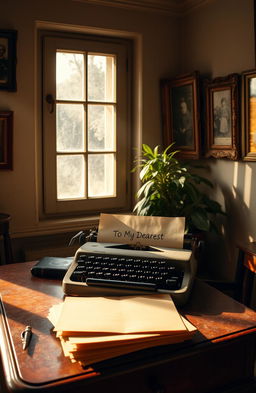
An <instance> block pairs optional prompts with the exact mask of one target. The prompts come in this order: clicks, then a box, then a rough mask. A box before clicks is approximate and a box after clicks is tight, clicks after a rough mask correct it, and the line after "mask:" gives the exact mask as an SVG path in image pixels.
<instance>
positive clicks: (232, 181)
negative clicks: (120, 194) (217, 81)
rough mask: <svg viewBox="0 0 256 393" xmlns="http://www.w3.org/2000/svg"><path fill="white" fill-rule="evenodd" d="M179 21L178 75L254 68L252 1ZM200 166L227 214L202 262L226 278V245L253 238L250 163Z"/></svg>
mask: <svg viewBox="0 0 256 393" xmlns="http://www.w3.org/2000/svg"><path fill="white" fill-rule="evenodd" d="M182 23H183V29H182V31H183V36H182V38H183V41H184V50H183V57H182V68H183V71H184V72H190V71H191V70H199V71H200V73H201V74H202V76H207V77H210V78H215V77H218V76H225V75H228V74H231V73H239V74H240V73H241V72H242V71H245V70H249V69H252V68H254V67H255V51H254V10H253V0H212V1H209V2H208V3H207V4H206V5H205V6H203V7H200V8H198V9H197V10H195V11H194V12H193V13H190V14H189V15H187V16H186V17H185V18H184V20H183V22H182ZM203 132H205V130H203ZM239 132H240V134H241V129H240V131H239ZM206 163H207V164H208V163H210V167H211V178H212V179H213V181H214V182H215V183H216V185H217V189H216V191H215V192H214V195H213V196H214V197H215V196H216V197H217V198H218V199H219V201H220V202H221V203H222V204H223V205H224V206H225V210H226V211H227V213H228V219H227V222H225V231H224V232H225V234H224V241H223V238H217V239H216V238H214V239H212V242H213V244H212V247H210V248H209V253H208V255H207V257H208V258H207V259H208V264H209V266H210V268H211V270H212V272H213V274H214V273H217V272H218V275H221V276H222V277H223V278H226V277H230V276H232V274H233V272H234V267H235V263H234V261H235V253H234V251H235V250H234V247H230V244H233V245H234V244H235V243H237V242H243V241H248V240H249V239H255V238H256V198H255V192H256V183H255V176H256V163H253V162H251V163H245V162H241V161H239V162H238V161H237V162H232V161H227V160H220V159H218V160H207V161H206ZM216 240H217V244H218V246H217V247H216Z"/></svg>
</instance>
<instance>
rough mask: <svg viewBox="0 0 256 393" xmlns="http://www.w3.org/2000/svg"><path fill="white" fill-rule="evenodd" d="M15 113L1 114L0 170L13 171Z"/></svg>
mask: <svg viewBox="0 0 256 393" xmlns="http://www.w3.org/2000/svg"><path fill="white" fill-rule="evenodd" d="M12 135H13V112H12V111H6V112H2V111H1V112H0V169H12Z"/></svg>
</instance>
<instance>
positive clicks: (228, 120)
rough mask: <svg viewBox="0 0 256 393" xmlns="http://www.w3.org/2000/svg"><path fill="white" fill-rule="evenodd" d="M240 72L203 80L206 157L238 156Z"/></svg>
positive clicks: (234, 158)
mask: <svg viewBox="0 0 256 393" xmlns="http://www.w3.org/2000/svg"><path fill="white" fill-rule="evenodd" d="M238 84H239V75H238V74H231V75H228V76H226V77H220V78H216V79H214V80H213V81H209V80H206V81H205V87H206V120H205V123H206V131H207V139H206V151H205V155H206V157H214V158H227V159H230V160H237V159H238V158H239V156H240V137H239V109H238V105H239V86H238Z"/></svg>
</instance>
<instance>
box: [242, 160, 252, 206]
mask: <svg viewBox="0 0 256 393" xmlns="http://www.w3.org/2000/svg"><path fill="white" fill-rule="evenodd" d="M251 187H252V168H251V167H250V166H249V165H248V164H246V165H245V173H244V195H243V197H244V203H245V205H246V206H247V207H248V209H249V208H250V202H251Z"/></svg>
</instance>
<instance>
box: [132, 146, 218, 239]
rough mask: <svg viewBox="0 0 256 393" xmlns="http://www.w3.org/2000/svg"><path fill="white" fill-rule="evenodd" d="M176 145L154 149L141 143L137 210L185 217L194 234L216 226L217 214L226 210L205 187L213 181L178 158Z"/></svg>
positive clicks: (143, 212)
mask: <svg viewBox="0 0 256 393" xmlns="http://www.w3.org/2000/svg"><path fill="white" fill-rule="evenodd" d="M173 145H174V143H172V144H171V145H170V146H168V147H167V148H166V149H165V150H164V151H163V152H159V146H156V147H155V148H154V149H153V150H152V149H151V148H150V147H149V146H148V145H146V144H143V145H142V157H141V158H139V159H138V161H137V165H136V167H135V168H134V171H135V170H136V169H137V168H138V167H139V168H140V180H141V182H142V186H141V187H140V189H139V191H138V192H137V198H138V202H137V203H136V205H135V207H134V212H135V213H136V214H137V215H143V216H165V217H166V216H167V217H185V222H186V224H185V227H186V233H192V234H193V235H194V234H196V233H198V232H200V233H202V231H203V232H208V231H211V230H217V227H216V224H215V218H216V215H218V214H225V213H224V212H223V211H222V209H221V205H220V204H219V203H218V202H216V201H214V200H212V199H211V198H210V197H209V196H208V195H207V194H206V192H204V190H203V188H204V187H202V185H204V186H206V187H208V188H212V187H213V184H212V183H211V182H210V181H209V180H208V179H207V178H205V177H203V176H200V175H199V174H197V173H195V170H194V168H193V167H192V166H191V165H189V164H188V163H182V162H180V161H179V160H177V158H176V157H175V156H176V154H177V152H178V151H175V150H173Z"/></svg>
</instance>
